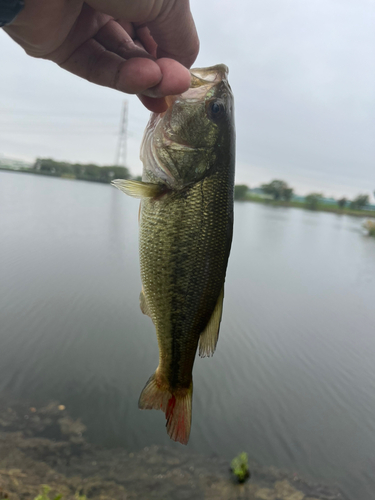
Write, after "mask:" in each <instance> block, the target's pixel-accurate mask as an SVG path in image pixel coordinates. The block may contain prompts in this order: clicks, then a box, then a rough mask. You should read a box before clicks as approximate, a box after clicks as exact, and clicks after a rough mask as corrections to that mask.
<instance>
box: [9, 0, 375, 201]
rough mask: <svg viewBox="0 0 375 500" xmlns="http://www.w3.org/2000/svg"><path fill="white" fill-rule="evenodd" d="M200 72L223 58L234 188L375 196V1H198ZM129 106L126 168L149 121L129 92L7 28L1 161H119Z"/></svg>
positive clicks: (194, 4)
mask: <svg viewBox="0 0 375 500" xmlns="http://www.w3.org/2000/svg"><path fill="white" fill-rule="evenodd" d="M191 8H192V11H193V15H194V17H195V21H196V24H197V28H198V33H199V36H200V40H201V52H200V55H199V56H198V60H197V62H196V64H195V66H211V65H213V64H217V63H225V64H227V65H228V66H229V70H230V73H229V77H230V83H231V85H232V89H233V92H234V96H235V102H236V127H237V173H236V182H237V183H246V184H248V185H249V186H251V187H255V186H257V185H259V184H260V183H262V182H268V181H270V180H272V179H274V178H280V179H284V180H286V181H287V182H288V183H289V184H290V185H291V186H293V187H295V188H296V190H297V192H299V193H301V194H305V193H307V192H311V191H318V192H323V193H324V194H325V195H326V196H330V195H333V196H341V195H346V196H349V197H352V196H355V195H356V194H358V193H360V192H362V193H368V194H371V193H372V192H373V191H374V189H375V29H374V27H375V0H309V1H307V0H231V1H230V2H229V1H228V0H205V1H204V2H202V1H201V0H191ZM124 99H128V101H129V140H128V155H127V163H128V166H129V168H130V170H131V171H132V173H133V174H140V173H141V169H142V167H141V163H140V161H139V148H140V142H141V139H142V134H143V130H144V128H145V126H146V123H147V120H148V115H149V113H148V111H147V110H145V109H144V108H143V107H142V106H141V104H140V103H139V102H138V100H137V99H136V98H135V97H133V96H126V95H124V94H120V93H119V92H116V91H113V90H109V89H105V88H101V87H98V86H95V85H93V84H90V83H88V82H86V81H84V80H80V79H79V78H78V77H76V76H74V75H71V74H69V73H67V72H65V71H63V70H61V69H60V68H58V67H57V66H55V65H54V64H53V63H52V62H49V61H42V60H36V59H32V58H30V57H28V56H26V55H25V54H24V52H23V50H22V49H21V48H20V47H19V46H17V45H16V44H15V43H14V42H13V41H11V39H10V38H9V37H8V36H7V35H6V34H5V33H4V32H3V31H2V30H1V29H0V155H5V156H8V157H12V158H20V159H24V160H29V161H32V160H34V159H35V158H36V157H52V158H55V159H57V160H68V161H72V162H82V163H88V162H94V163H98V164H103V165H104V164H113V162H114V159H115V151H116V144H117V136H118V130H119V122H120V114H121V107H122V103H123V101H124Z"/></svg>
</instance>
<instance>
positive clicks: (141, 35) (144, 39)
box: [136, 26, 158, 59]
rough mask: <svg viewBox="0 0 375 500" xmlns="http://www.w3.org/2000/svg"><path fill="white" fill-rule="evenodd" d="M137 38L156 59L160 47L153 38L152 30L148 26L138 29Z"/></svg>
mask: <svg viewBox="0 0 375 500" xmlns="http://www.w3.org/2000/svg"><path fill="white" fill-rule="evenodd" d="M136 36H137V38H138V40H140V42H141V43H142V45H143V47H144V48H145V49H146V50H147V52H148V53H149V54H151V55H152V56H153V57H154V58H155V59H156V58H157V49H158V46H157V43H156V42H155V40H154V39H153V38H152V36H151V33H150V30H149V29H148V28H147V26H144V27H141V28H138V29H137V30H136Z"/></svg>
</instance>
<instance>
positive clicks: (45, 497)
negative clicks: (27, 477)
mask: <svg viewBox="0 0 375 500" xmlns="http://www.w3.org/2000/svg"><path fill="white" fill-rule="evenodd" d="M50 491H51V488H50V487H49V486H48V484H42V493H41V494H40V495H38V496H37V497H35V498H34V500H51V498H50V497H49V492H50ZM61 498H62V495H61V494H58V495H56V496H55V497H54V498H53V500H61Z"/></svg>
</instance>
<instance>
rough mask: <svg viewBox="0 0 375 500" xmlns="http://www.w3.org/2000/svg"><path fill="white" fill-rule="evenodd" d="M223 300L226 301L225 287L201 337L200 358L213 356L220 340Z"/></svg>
mask: <svg viewBox="0 0 375 500" xmlns="http://www.w3.org/2000/svg"><path fill="white" fill-rule="evenodd" d="M223 300H224V285H223V288H222V289H221V292H220V295H219V298H218V299H217V302H216V306H215V309H214V312H213V313H212V316H211V318H210V321H209V322H208V323H207V326H206V328H205V329H204V330H203V332H202V333H201V336H200V337H199V356H200V357H201V358H205V357H206V356H212V355H213V353H214V352H215V349H216V344H217V340H218V338H219V329H220V321H221V315H222V313H223Z"/></svg>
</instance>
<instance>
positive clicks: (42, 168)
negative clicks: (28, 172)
mask: <svg viewBox="0 0 375 500" xmlns="http://www.w3.org/2000/svg"><path fill="white" fill-rule="evenodd" d="M32 170H34V171H35V172H39V173H41V174H45V175H52V176H55V177H70V178H73V179H80V180H85V181H95V182H106V183H109V182H111V181H112V180H113V179H130V177H131V175H130V172H129V170H128V169H127V168H126V167H119V166H116V165H109V166H105V167H100V166H99V165H95V164H93V163H89V164H81V163H68V162H61V161H55V160H52V159H51V158H37V160H36V162H35V163H34V165H33V166H32Z"/></svg>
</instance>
